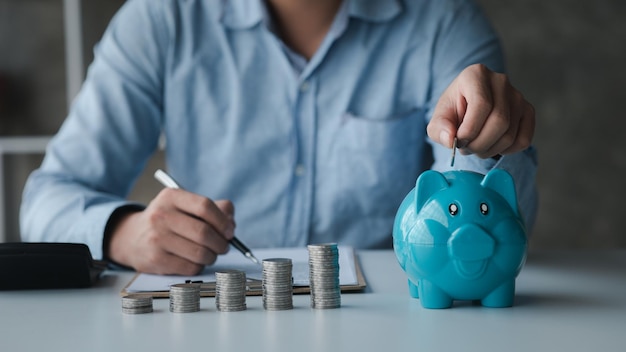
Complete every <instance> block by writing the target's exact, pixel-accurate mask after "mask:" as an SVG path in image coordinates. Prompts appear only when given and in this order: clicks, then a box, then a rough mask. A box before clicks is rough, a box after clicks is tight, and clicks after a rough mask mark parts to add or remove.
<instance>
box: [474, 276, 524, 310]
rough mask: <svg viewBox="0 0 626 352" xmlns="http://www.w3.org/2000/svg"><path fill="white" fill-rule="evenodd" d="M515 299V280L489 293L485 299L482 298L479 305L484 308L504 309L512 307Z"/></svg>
mask: <svg viewBox="0 0 626 352" xmlns="http://www.w3.org/2000/svg"><path fill="white" fill-rule="evenodd" d="M514 297H515V279H513V280H510V281H507V282H505V283H504V284H502V285H500V286H499V287H497V288H496V289H495V290H493V291H491V293H490V294H489V295H487V297H485V298H483V299H482V300H481V301H480V303H481V304H482V305H483V306H485V307H493V308H504V307H511V306H512V305H513V298H514Z"/></svg>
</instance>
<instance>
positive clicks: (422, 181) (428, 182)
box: [415, 170, 450, 209]
mask: <svg viewBox="0 0 626 352" xmlns="http://www.w3.org/2000/svg"><path fill="white" fill-rule="evenodd" d="M449 186H450V184H449V183H448V180H446V178H445V176H443V174H441V173H439V172H437V171H433V170H427V171H424V172H423V173H422V174H421V175H420V176H419V177H418V178H417V181H416V182H415V209H421V208H422V207H423V206H424V204H425V203H426V201H427V200H428V199H429V198H430V197H431V196H432V195H433V194H435V193H437V192H439V191H442V190H444V189H446V188H448V187H449Z"/></svg>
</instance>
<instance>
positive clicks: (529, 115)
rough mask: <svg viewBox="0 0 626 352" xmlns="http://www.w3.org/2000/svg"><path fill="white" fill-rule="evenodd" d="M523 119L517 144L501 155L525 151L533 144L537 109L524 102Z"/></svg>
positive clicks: (516, 140) (518, 130) (520, 122)
mask: <svg viewBox="0 0 626 352" xmlns="http://www.w3.org/2000/svg"><path fill="white" fill-rule="evenodd" d="M522 109H523V114H522V117H521V118H520V121H519V127H518V129H517V136H516V137H515V142H514V143H513V144H511V145H510V146H509V147H508V148H506V149H505V150H503V151H502V152H500V154H512V153H517V152H519V151H522V150H525V149H526V148H528V147H529V146H530V145H531V143H532V136H533V134H534V132H535V123H536V122H535V108H534V107H533V106H532V105H531V104H530V103H527V102H524V107H523V108H522Z"/></svg>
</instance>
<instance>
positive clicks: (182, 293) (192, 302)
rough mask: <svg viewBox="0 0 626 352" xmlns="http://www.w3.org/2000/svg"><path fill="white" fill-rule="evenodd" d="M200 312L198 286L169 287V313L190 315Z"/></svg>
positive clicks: (181, 285)
mask: <svg viewBox="0 0 626 352" xmlns="http://www.w3.org/2000/svg"><path fill="white" fill-rule="evenodd" d="M198 311H200V285H199V284H191V283H190V284H176V285H172V286H170V312H173V313H192V312H198Z"/></svg>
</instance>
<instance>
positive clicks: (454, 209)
mask: <svg viewBox="0 0 626 352" xmlns="http://www.w3.org/2000/svg"><path fill="white" fill-rule="evenodd" d="M448 211H449V212H450V215H452V216H454V215H456V214H458V213H459V206H458V205H456V204H454V203H452V204H450V205H449V206H448Z"/></svg>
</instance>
